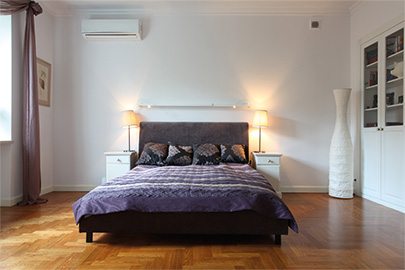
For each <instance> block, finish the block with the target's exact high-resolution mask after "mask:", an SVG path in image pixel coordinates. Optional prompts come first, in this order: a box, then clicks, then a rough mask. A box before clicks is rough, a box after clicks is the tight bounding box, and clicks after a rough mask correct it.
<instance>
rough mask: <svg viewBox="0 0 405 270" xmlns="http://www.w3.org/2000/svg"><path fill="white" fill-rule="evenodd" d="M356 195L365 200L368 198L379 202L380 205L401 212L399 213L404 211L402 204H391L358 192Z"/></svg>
mask: <svg viewBox="0 0 405 270" xmlns="http://www.w3.org/2000/svg"><path fill="white" fill-rule="evenodd" d="M358 196H360V197H362V198H363V199H367V200H369V201H372V202H375V203H378V204H381V205H383V206H386V207H388V208H391V209H394V210H396V211H399V212H401V213H405V207H404V206H402V207H401V206H399V205H396V204H392V203H389V202H386V201H383V200H380V199H378V198H375V197H372V196H368V195H364V194H361V193H359V194H358Z"/></svg>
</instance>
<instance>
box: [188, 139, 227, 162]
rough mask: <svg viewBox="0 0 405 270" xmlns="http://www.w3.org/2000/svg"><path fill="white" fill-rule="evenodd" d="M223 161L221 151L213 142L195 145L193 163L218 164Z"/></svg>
mask: <svg viewBox="0 0 405 270" xmlns="http://www.w3.org/2000/svg"><path fill="white" fill-rule="evenodd" d="M220 162H221V151H220V150H219V148H218V146H217V145H215V144H211V143H205V144H197V145H194V155H193V165H218V164H219V163H220Z"/></svg>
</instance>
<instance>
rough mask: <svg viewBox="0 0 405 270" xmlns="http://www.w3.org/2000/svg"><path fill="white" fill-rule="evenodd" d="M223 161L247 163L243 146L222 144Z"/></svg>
mask: <svg viewBox="0 0 405 270" xmlns="http://www.w3.org/2000/svg"><path fill="white" fill-rule="evenodd" d="M221 161H222V162H228V163H247V159H246V153H245V146H244V145H243V144H232V145H229V144H221Z"/></svg>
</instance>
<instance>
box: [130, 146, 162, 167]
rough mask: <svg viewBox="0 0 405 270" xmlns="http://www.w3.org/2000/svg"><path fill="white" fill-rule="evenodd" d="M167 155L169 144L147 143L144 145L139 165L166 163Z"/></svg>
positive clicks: (160, 164)
mask: <svg viewBox="0 0 405 270" xmlns="http://www.w3.org/2000/svg"><path fill="white" fill-rule="evenodd" d="M166 157H167V145H166V144H161V143H147V144H145V146H144V147H143V151H142V154H141V157H140V158H139V159H138V162H137V164H138V165H141V164H143V165H159V166H162V165H165V160H166Z"/></svg>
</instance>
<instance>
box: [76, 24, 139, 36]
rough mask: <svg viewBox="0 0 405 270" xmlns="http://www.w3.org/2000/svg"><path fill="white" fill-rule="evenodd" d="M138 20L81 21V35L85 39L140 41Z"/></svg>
mask: <svg viewBox="0 0 405 270" xmlns="http://www.w3.org/2000/svg"><path fill="white" fill-rule="evenodd" d="M141 26H142V25H141V23H140V21H139V20H121V19H114V20H99V19H85V20H82V35H83V37H84V38H85V39H133V40H141V39H142V36H141V34H142V27H141Z"/></svg>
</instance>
